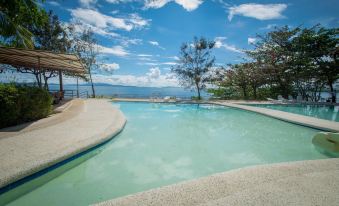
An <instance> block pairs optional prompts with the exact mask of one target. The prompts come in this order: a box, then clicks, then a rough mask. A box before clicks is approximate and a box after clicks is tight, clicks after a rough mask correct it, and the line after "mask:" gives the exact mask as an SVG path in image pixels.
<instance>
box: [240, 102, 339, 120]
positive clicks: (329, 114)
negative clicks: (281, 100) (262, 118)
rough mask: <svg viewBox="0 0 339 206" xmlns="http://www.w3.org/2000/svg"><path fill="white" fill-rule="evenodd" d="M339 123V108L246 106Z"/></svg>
mask: <svg viewBox="0 0 339 206" xmlns="http://www.w3.org/2000/svg"><path fill="white" fill-rule="evenodd" d="M246 105H249V106H256V107H263V108H267V109H275V110H280V111H284V112H290V113H295V114H301V115H305V116H310V117H316V118H320V119H326V120H330V121H335V122H339V106H324V105H305V104H246Z"/></svg>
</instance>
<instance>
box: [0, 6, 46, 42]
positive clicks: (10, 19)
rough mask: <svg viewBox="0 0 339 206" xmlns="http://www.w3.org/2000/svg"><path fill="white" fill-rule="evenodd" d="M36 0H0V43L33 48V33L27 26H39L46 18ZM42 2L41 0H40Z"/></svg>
mask: <svg viewBox="0 0 339 206" xmlns="http://www.w3.org/2000/svg"><path fill="white" fill-rule="evenodd" d="M37 2H38V1H37V0H2V1H0V35H1V37H0V44H1V45H6V46H14V47H26V48H33V47H34V42H33V34H32V32H31V31H30V30H29V29H28V27H29V26H30V27H36V28H38V27H40V26H41V25H42V24H43V23H44V22H45V21H46V20H47V15H46V12H45V11H44V10H43V9H41V8H40V7H39V5H38V3H37ZM41 2H43V0H41Z"/></svg>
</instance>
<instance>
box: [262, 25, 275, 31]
mask: <svg viewBox="0 0 339 206" xmlns="http://www.w3.org/2000/svg"><path fill="white" fill-rule="evenodd" d="M276 26H277V25H276V24H268V25H267V26H265V27H262V28H260V29H264V30H266V29H267V30H269V29H273V28H274V27H276Z"/></svg>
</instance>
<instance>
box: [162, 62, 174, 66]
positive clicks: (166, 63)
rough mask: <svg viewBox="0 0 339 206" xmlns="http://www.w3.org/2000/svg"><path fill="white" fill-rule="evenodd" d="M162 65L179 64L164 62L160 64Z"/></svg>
mask: <svg viewBox="0 0 339 206" xmlns="http://www.w3.org/2000/svg"><path fill="white" fill-rule="evenodd" d="M160 64H162V65H171V66H172V65H176V64H177V63H176V62H163V63H160Z"/></svg>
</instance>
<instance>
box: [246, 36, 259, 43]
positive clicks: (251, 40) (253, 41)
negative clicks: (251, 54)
mask: <svg viewBox="0 0 339 206" xmlns="http://www.w3.org/2000/svg"><path fill="white" fill-rule="evenodd" d="M256 40H257V39H256V38H252V37H248V38H247V43H248V44H254V43H255V41H256Z"/></svg>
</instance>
